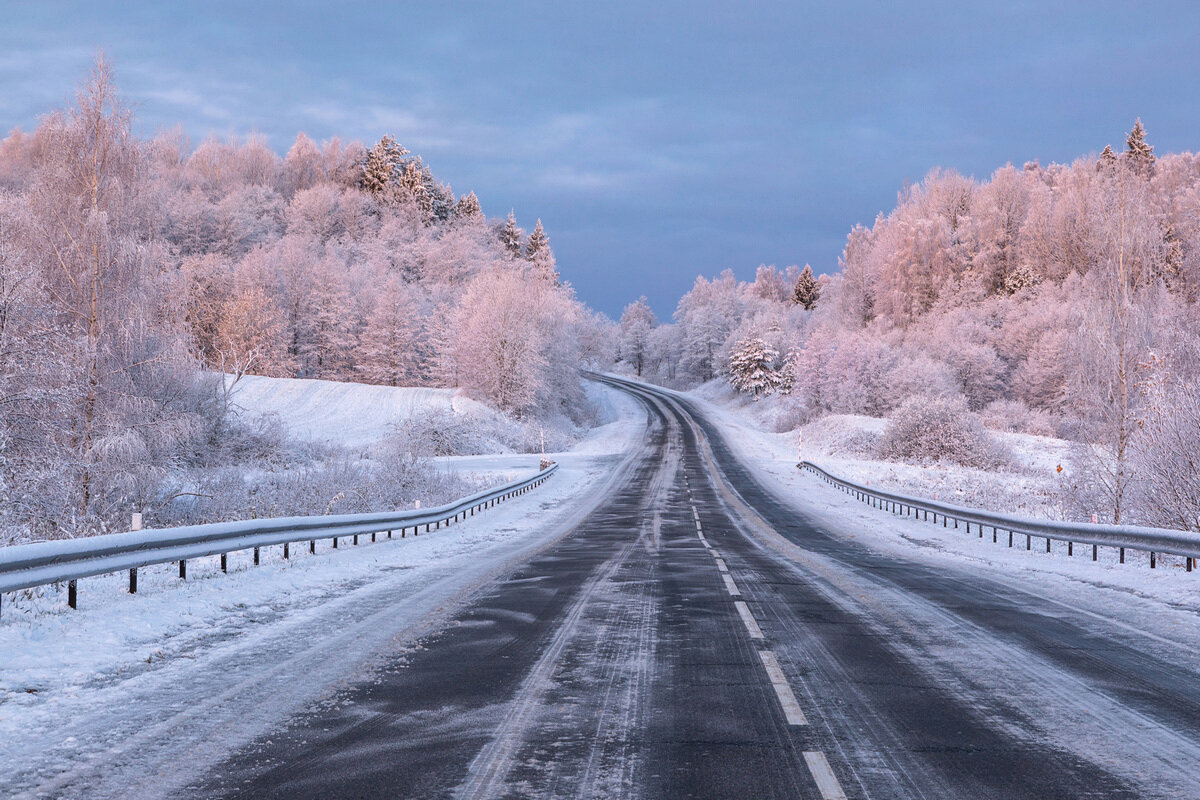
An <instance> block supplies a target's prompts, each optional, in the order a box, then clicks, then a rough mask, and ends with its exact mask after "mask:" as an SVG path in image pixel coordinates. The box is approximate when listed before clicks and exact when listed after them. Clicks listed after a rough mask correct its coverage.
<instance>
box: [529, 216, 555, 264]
mask: <svg viewBox="0 0 1200 800" xmlns="http://www.w3.org/2000/svg"><path fill="white" fill-rule="evenodd" d="M549 249H550V239H549V238H548V237H547V236H546V231H545V229H543V228H542V220H541V219H538V221H537V225H535V226H534V228H533V233H531V234H529V240H528V241H527V242H526V243H525V259H526V260H527V261H536V260H537V258H538V256H540V255H541V254H542V253H543V252H545V251H546V250H549Z"/></svg>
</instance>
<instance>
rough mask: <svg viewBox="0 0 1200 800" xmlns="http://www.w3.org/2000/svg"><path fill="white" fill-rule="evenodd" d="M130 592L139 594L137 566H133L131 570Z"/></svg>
mask: <svg viewBox="0 0 1200 800" xmlns="http://www.w3.org/2000/svg"><path fill="white" fill-rule="evenodd" d="M129 593H130V594H137V567H131V568H130V570H129Z"/></svg>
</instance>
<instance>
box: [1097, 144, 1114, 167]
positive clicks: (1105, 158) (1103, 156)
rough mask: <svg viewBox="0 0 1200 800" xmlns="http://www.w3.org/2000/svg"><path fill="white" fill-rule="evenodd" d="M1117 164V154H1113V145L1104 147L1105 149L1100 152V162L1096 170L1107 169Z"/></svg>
mask: <svg viewBox="0 0 1200 800" xmlns="http://www.w3.org/2000/svg"><path fill="white" fill-rule="evenodd" d="M1116 164H1117V154H1116V153H1114V152H1113V149H1112V145H1111V144H1106V145H1104V149H1103V150H1101V151H1100V160H1099V161H1097V162H1096V169H1107V168H1109V167H1114V166H1116Z"/></svg>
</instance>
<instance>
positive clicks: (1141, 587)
mask: <svg viewBox="0 0 1200 800" xmlns="http://www.w3.org/2000/svg"><path fill="white" fill-rule="evenodd" d="M683 396H685V397H687V398H688V399H690V400H691V401H692V402H694V403H696V404H698V405H699V407H700V408H701V410H702V411H703V412H704V413H705V414H706V415H707V416H708V417H709V418H710V419H712V420H713V421H714V422H716V423H717V424H718V425H719V426H720V427H721V430H722V432H723V434H724V435H725V437H726V438H727V440H728V441H729V442H730V444H731V446H732V447H733V448H734V450H735V452H736V453H737V454H738V456H739V457H740V458H741V459H742V460H743V461H744V462H746V463H747V464H749V465H751V466H752V467H753V468H754V470H755V472H756V473H757V474H758V475H760V476H762V477H763V478H765V479H766V480H767V482H768V483H769V484H770V485H772V486H773V487H774V488H775V489H776V490H777V491H778V493H779V494H780V495H781V496H783V497H784V498H788V499H789V500H790V502H792V503H793V504H794V505H795V506H796V507H797V509H798V510H800V511H802V512H803V513H805V514H808V515H811V516H812V517H813V518H814V519H817V520H819V521H821V522H823V523H825V526H826V528H827V529H828V530H830V531H835V532H838V533H840V534H842V535H845V536H847V537H851V538H854V539H857V540H859V541H861V542H864V543H866V544H868V545H869V546H871V547H873V548H876V549H878V550H879V551H881V552H885V553H892V554H896V555H900V556H904V557H906V558H915V559H923V560H928V561H930V562H933V563H935V564H942V565H946V566H947V567H950V566H954V567H962V566H963V565H964V564H971V565H975V566H977V567H978V568H979V569H980V570H981V571H985V572H986V573H987V575H988V576H989V577H990V578H992V579H1000V580H1010V581H1012V583H1013V585H1014V586H1020V587H1022V588H1023V589H1026V590H1027V589H1029V588H1030V587H1032V586H1037V587H1039V588H1040V589H1041V590H1043V591H1045V592H1047V593H1049V594H1051V595H1053V596H1054V597H1055V598H1057V599H1058V600H1059V601H1060V602H1063V603H1066V604H1071V606H1072V607H1075V605H1076V604H1079V603H1084V604H1086V605H1087V606H1088V607H1090V608H1096V609H1103V610H1104V611H1105V613H1106V614H1108V613H1112V614H1118V615H1120V616H1121V617H1122V619H1123V620H1124V622H1125V624H1128V625H1130V626H1131V627H1139V626H1140V628H1141V629H1142V630H1147V631H1153V630H1158V631H1159V635H1161V636H1164V637H1167V638H1171V637H1173V636H1175V635H1176V634H1178V635H1186V639H1187V641H1188V642H1190V643H1194V644H1195V646H1197V647H1198V648H1200V591H1198V590H1200V572H1192V573H1190V574H1189V573H1187V572H1185V570H1184V566H1185V565H1184V561H1183V559H1182V558H1174V557H1161V556H1160V561H1159V568H1158V569H1155V570H1151V569H1149V563H1148V561H1149V557H1148V556H1147V555H1146V554H1144V553H1134V552H1132V551H1129V552H1127V554H1126V563H1125V564H1120V563H1119V558H1118V555H1117V553H1116V551H1115V550H1112V549H1104V548H1101V550H1100V552H1099V560H1098V561H1096V562H1093V561H1092V560H1091V548H1087V547H1082V546H1080V547H1077V548H1075V551H1074V556H1072V557H1068V556H1067V547H1066V545H1065V544H1063V543H1057V542H1056V543H1055V544H1054V545H1053V546H1052V552H1051V553H1050V554H1049V555H1047V554H1046V552H1045V541H1044V540H1042V541H1041V542H1036V541H1035V542H1034V544H1033V547H1032V549H1031V550H1028V551H1027V550H1026V549H1025V540H1024V537H1023V536H1018V537H1017V538H1016V539H1015V541H1014V546H1013V548H1012V549H1009V548H1008V538H1007V535H1002V536H1001V537H1000V541H999V542H998V543H995V544H993V543H992V539H991V535H990V533H989V534H988V535H987V536H985V537H984V538H982V539H981V538H979V536H978V534H977V532H972V533H971V534H970V535H968V534H967V533H966V530H965V528H960V529H955V528H953V527H949V528H943V527H942V526H941V525H940V524H938V525H935V524H933V523H930V522H924V521H917V520H915V519H910V518H907V517H900V516H896V515H893V514H891V513H889V512H887V511H881V510H879V509H876V508H873V507H871V506H868V505H866V504H865V503H861V502H859V501H857V500H855V499H853V498H852V497H850V496H849V495H847V494H844V493H842V492H840V491H838V490H836V489H835V488H833V487H831V486H829V485H828V484H826V483H825V482H824V481H821V480H819V479H818V478H817V477H816V476H814V475H813V474H812V473H809V472H807V471H801V470H799V469H797V468H796V463H797V437H796V435H795V434H794V433H787V434H777V433H768V432H765V431H763V430H762V429H761V428H759V427H758V425H757V424H755V422H754V421H753V420H752V419H751V417H750V416H749V415H748V414H746V413H745V412H744V410H742V409H740V408H736V407H735V408H730V407H729V406H727V405H726V404H725V403H721V402H714V401H713V399H711V393H710V392H689V393H685V394H684V395H683ZM862 419H869V418H862ZM862 424H863V425H864V427H865V426H866V425H868V424H871V423H867V422H864V423H862ZM1007 436H1009V437H1012V436H1023V435H1021V434H1015V435H1014V434H1008V435H1007ZM1024 438H1025V439H1027V440H1031V441H1032V446H1031V447H1030V452H1029V453H1028V457H1029V458H1030V460H1031V461H1034V460H1035V459H1036V458H1037V457H1038V453H1039V452H1040V448H1041V445H1040V444H1039V440H1041V439H1042V437H1029V436H1026V437H1024ZM1009 441H1011V438H1010V440H1009ZM1049 442H1050V443H1051V446H1053V443H1054V442H1057V440H1049ZM810 446H811V443H810V442H809V441H808V439H807V438H806V439H805V443H804V447H805V458H806V459H807V460H810V461H813V462H814V463H817V464H819V465H821V466H822V467H825V468H826V469H828V470H829V471H830V472H833V473H834V474H837V475H840V476H843V477H848V478H851V479H852V480H856V481H863V482H868V481H869V483H870V484H871V485H872V486H881V487H886V488H896V489H898V490H900V491H909V492H910V493H912V494H918V495H925V496H932V494H933V492H922V491H914V490H913V489H912V487H913V485H914V484H915V485H918V486H919V485H920V483H919V481H928V482H930V483H932V485H933V486H935V487H936V486H938V484H937V483H936V482H934V481H935V480H936V479H931V478H930V477H929V475H930V474H933V475H937V474H938V469H937V468H922V467H909V466H906V465H900V464H893V463H891V462H872V461H868V460H865V459H862V460H857V461H856V460H854V459H847V458H842V459H837V458H831V457H828V456H825V455H823V454H822V453H821V451H820V450H819V449H818V450H817V452H816V453H815V454H814V453H813V452H812V450H811V449H810ZM1040 457H1041V458H1042V459H1043V463H1044V464H1050V463H1051V462H1053V461H1055V459H1056V456H1055V455H1054V453H1053V451H1049V452H1048V453H1042V454H1041V456H1040ZM944 472H945V478H944V480H945V483H944V484H942V485H943V486H946V487H953V486H954V481H955V480H957V479H961V475H962V473H963V472H973V471H960V470H945V471H944ZM992 479H993V480H995V481H996V482H997V483H1000V482H1002V481H1005V480H1013V481H1014V482H1015V480H1016V479H1015V478H1013V477H1012V476H1009V475H1007V474H1003V475H1001V476H999V477H996V476H992ZM927 485H928V484H927ZM935 491H936V489H935ZM1011 491H1012V492H1013V493H1015V494H1019V493H1020V491H1021V489H1020V486H1019V484H1014V488H1012V489H1011ZM941 499H943V500H947V501H949V502H954V503H959V502H962V498H961V495H957V493H956V492H953V491H951V490H948V489H943V491H942V493H941ZM964 504H966V505H971V503H970V502H966V503H964ZM992 505H995V503H993V504H992ZM1015 513H1028V512H1027V511H1017V512H1015ZM1085 597H1086V600H1085V599H1084V598H1085ZM1150 635H1156V634H1153V633H1151V634H1150ZM1172 640H1173V639H1172Z"/></svg>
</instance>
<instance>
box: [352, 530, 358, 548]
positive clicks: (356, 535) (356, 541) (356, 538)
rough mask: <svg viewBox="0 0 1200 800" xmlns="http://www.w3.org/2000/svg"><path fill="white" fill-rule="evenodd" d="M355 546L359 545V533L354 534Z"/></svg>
mask: <svg viewBox="0 0 1200 800" xmlns="http://www.w3.org/2000/svg"><path fill="white" fill-rule="evenodd" d="M353 544H355V545H357V544H358V534H357V533H356V534H354V542H353Z"/></svg>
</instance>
